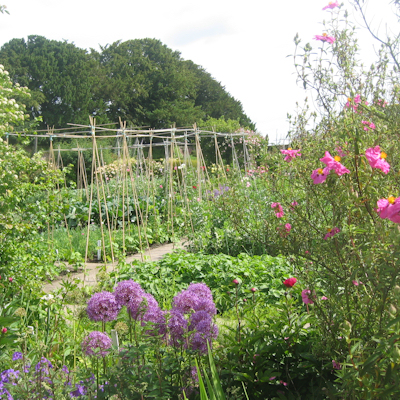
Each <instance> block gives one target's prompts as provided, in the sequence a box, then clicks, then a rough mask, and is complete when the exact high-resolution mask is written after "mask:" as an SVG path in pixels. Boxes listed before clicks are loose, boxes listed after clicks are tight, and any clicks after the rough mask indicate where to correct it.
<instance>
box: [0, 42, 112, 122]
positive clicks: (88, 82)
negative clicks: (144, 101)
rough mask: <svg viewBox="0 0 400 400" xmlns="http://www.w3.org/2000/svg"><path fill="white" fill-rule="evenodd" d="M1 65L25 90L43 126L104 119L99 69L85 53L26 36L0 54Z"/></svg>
mask: <svg viewBox="0 0 400 400" xmlns="http://www.w3.org/2000/svg"><path fill="white" fill-rule="evenodd" d="M0 62H2V63H3V64H4V65H5V67H6V68H7V69H8V70H9V72H10V75H11V77H12V80H13V81H14V82H18V83H20V84H21V85H25V86H28V87H29V89H30V90H31V92H32V101H30V102H28V103H27V106H28V108H29V111H30V113H31V116H32V117H38V116H41V117H42V119H43V126H46V125H50V126H55V127H62V126H65V125H66V124H67V123H68V122H75V123H82V124H86V123H87V122H88V115H94V116H100V118H101V119H104V115H105V112H104V111H105V104H104V101H103V100H102V99H101V98H100V97H99V92H98V88H99V86H100V83H101V81H102V76H101V68H100V66H99V64H98V63H97V62H96V60H95V59H94V58H93V57H92V56H91V55H90V54H88V53H87V52H86V51H85V50H82V49H79V48H77V47H76V46H75V45H74V44H72V43H67V42H65V41H64V42H59V41H55V40H48V39H46V38H44V37H42V36H29V37H28V40H27V41H25V39H13V40H11V41H10V42H8V43H6V44H4V45H3V47H2V48H1V50H0Z"/></svg>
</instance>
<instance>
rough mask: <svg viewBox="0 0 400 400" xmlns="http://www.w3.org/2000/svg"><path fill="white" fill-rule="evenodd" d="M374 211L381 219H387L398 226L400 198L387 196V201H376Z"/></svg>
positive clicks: (399, 220)
mask: <svg viewBox="0 0 400 400" xmlns="http://www.w3.org/2000/svg"><path fill="white" fill-rule="evenodd" d="M376 211H377V212H378V213H379V217H380V218H382V219H386V218H387V219H389V220H390V221H392V222H395V223H396V224H400V197H397V198H396V197H394V196H389V197H388V198H387V199H380V200H378V208H377V209H376Z"/></svg>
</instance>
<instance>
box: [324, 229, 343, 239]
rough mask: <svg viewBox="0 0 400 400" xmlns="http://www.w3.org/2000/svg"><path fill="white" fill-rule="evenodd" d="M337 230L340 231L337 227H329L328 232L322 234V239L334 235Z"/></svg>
mask: <svg viewBox="0 0 400 400" xmlns="http://www.w3.org/2000/svg"><path fill="white" fill-rule="evenodd" d="M339 232H340V229H339V228H332V229H330V228H329V229H328V233H327V234H326V235H325V236H324V240H326V239H328V238H330V237H332V236H335V235H336V234H337V233H339Z"/></svg>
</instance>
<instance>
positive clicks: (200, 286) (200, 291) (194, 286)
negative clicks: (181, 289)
mask: <svg viewBox="0 0 400 400" xmlns="http://www.w3.org/2000/svg"><path fill="white" fill-rule="evenodd" d="M186 290H188V291H189V292H193V293H195V294H196V295H197V296H199V297H205V298H207V299H209V300H212V299H213V296H212V293H211V290H210V288H209V287H208V286H207V285H206V284H204V283H191V284H190V285H189V287H188V288H187V289H186Z"/></svg>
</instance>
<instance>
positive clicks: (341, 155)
mask: <svg viewBox="0 0 400 400" xmlns="http://www.w3.org/2000/svg"><path fill="white" fill-rule="evenodd" d="M335 150H336V152H337V153H338V154H339V156H340V157H342V158H343V157H346V153H345V152H344V151H343V149H342V148H341V147H340V146H337V147H336V148H335Z"/></svg>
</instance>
